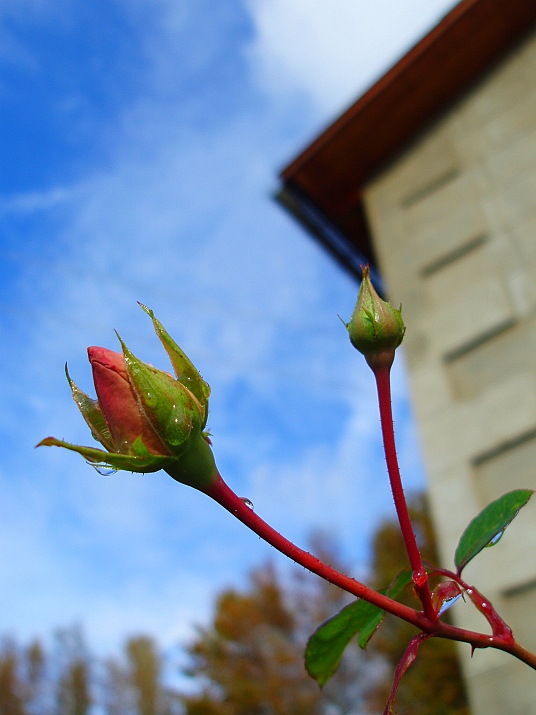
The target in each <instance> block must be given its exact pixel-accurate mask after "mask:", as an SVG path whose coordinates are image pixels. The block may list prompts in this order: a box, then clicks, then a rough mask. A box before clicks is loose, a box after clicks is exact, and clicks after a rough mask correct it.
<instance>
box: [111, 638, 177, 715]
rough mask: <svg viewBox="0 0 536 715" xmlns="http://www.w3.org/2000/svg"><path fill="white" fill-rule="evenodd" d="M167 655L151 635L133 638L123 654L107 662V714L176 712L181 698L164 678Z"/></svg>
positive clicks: (131, 714) (147, 714)
mask: <svg viewBox="0 0 536 715" xmlns="http://www.w3.org/2000/svg"><path fill="white" fill-rule="evenodd" d="M162 671H163V659H162V655H161V653H160V651H159V648H158V646H157V644H156V641H155V640H154V638H152V637H151V636H147V635H141V636H135V637H131V638H129V639H128V640H127V641H126V643H125V646H124V653H123V657H121V658H113V659H109V660H108V661H106V663H105V679H104V680H105V682H104V687H103V691H104V692H103V699H104V706H105V711H106V713H107V715H174V713H179V712H180V709H179V702H178V699H177V697H176V695H175V693H173V692H172V691H171V690H170V689H169V688H167V687H166V686H165V684H164V682H163V675H162Z"/></svg>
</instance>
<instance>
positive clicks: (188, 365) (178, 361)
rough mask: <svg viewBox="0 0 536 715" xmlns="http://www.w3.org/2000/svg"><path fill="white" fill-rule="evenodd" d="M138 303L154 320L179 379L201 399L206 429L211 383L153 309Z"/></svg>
mask: <svg viewBox="0 0 536 715" xmlns="http://www.w3.org/2000/svg"><path fill="white" fill-rule="evenodd" d="M138 305H139V306H140V308H141V309H142V310H144V311H145V312H146V313H147V315H148V316H149V317H150V318H151V320H152V321H153V327H154V329H155V332H156V334H157V336H158V338H159V340H160V342H161V343H162V345H163V346H164V349H165V351H166V352H167V354H168V356H169V359H170V361H171V364H172V365H173V370H174V371H175V375H176V376H177V380H178V381H179V382H180V383H182V384H183V385H184V386H185V387H187V388H188V389H189V390H190V392H192V393H193V394H194V395H195V396H196V397H197V399H198V400H199V403H200V405H201V407H202V408H203V419H204V422H203V424H202V426H201V429H204V427H205V425H206V423H207V418H208V398H209V397H210V386H209V384H208V383H207V382H205V381H204V380H203V378H202V377H201V375H200V374H199V371H198V370H197V368H196V367H195V365H194V364H193V362H192V361H191V360H190V359H189V358H188V357H187V356H186V355H185V354H184V352H183V351H182V350H181V349H180V347H179V346H178V345H177V343H176V342H175V341H174V340H173V338H172V337H171V335H170V334H169V333H168V332H167V330H166V329H165V328H164V326H163V325H162V323H161V322H160V321H159V320H158V318H155V315H154V313H153V311H152V310H151V309H150V308H147V306H145V305H143V304H142V303H138Z"/></svg>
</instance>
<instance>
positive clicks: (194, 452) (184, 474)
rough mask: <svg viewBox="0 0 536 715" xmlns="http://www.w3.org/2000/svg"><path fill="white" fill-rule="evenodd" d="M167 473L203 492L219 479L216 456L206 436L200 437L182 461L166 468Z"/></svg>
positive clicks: (179, 460) (177, 461)
mask: <svg viewBox="0 0 536 715" xmlns="http://www.w3.org/2000/svg"><path fill="white" fill-rule="evenodd" d="M165 471H166V472H167V473H168V474H169V476H170V477H173V479H175V480H176V481H177V482H181V484H186V485H188V486H189V487H194V489H199V491H202V492H204V491H206V490H207V489H208V488H209V487H210V486H211V485H212V484H213V483H214V482H215V481H216V479H217V478H218V468H217V467H216V462H215V461H214V455H213V454H212V449H211V447H210V444H209V443H208V441H207V439H206V438H205V436H204V435H201V436H200V437H198V439H197V440H196V441H195V442H193V443H192V444H191V446H190V447H189V449H188V451H187V452H186V453H185V454H184V455H183V456H182V457H181V458H180V459H177V460H175V462H173V463H172V464H170V465H169V466H167V467H165Z"/></svg>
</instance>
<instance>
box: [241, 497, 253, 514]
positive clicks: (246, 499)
mask: <svg viewBox="0 0 536 715" xmlns="http://www.w3.org/2000/svg"><path fill="white" fill-rule="evenodd" d="M240 499H241V500H242V501H243V502H244V504H245V505H246V506H248V507H249V508H250V509H251V510H252V511H253V510H254V508H255V507H254V506H253V502H252V501H251V499H248V498H247V497H240Z"/></svg>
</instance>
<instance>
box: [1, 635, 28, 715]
mask: <svg viewBox="0 0 536 715" xmlns="http://www.w3.org/2000/svg"><path fill="white" fill-rule="evenodd" d="M20 667H21V664H20V657H19V653H18V650H17V648H16V646H15V644H14V643H13V641H11V640H8V639H6V640H4V642H3V643H2V648H1V652H0V715H26V710H25V697H24V696H25V693H24V683H23V681H22V680H21V677H20Z"/></svg>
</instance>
